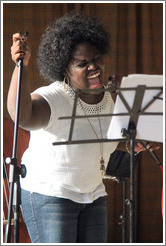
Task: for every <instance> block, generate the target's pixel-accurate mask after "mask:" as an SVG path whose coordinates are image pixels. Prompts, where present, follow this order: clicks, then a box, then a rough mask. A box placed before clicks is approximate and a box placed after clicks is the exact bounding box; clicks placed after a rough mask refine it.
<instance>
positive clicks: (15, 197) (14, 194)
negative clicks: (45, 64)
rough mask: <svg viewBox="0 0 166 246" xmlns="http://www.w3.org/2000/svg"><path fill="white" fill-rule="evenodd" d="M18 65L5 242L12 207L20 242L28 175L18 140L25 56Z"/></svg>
mask: <svg viewBox="0 0 166 246" xmlns="http://www.w3.org/2000/svg"><path fill="white" fill-rule="evenodd" d="M17 66H18V67H19V72H18V82H17V95H16V113H15V122H14V135H13V149H12V158H10V157H8V158H7V159H6V163H7V164H10V170H9V183H10V188H9V205H8V220H7V225H6V231H5V243H10V242H11V234H12V228H11V220H12V208H13V213H14V243H18V242H19V214H20V205H21V188H20V177H19V176H20V175H21V177H22V178H24V177H25V176H26V168H25V166H24V165H21V166H18V165H17V142H18V141H17V140H18V125H19V110H20V97H21V80H22V70H23V58H21V59H19V61H18V63H17Z"/></svg>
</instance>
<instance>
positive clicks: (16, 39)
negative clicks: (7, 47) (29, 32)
mask: <svg viewBox="0 0 166 246" xmlns="http://www.w3.org/2000/svg"><path fill="white" fill-rule="evenodd" d="M11 55H12V60H13V61H14V62H15V63H17V62H18V60H19V59H20V58H24V66H28V63H29V59H30V56H31V51H30V48H29V46H28V41H27V37H25V36H24V35H22V34H20V33H15V34H13V45H12V47H11Z"/></svg>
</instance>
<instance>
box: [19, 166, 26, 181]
mask: <svg viewBox="0 0 166 246" xmlns="http://www.w3.org/2000/svg"><path fill="white" fill-rule="evenodd" d="M19 173H20V175H21V178H25V176H26V173H27V170H26V167H25V165H24V164H21V166H20V171H19Z"/></svg>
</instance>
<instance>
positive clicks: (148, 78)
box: [107, 74, 163, 142]
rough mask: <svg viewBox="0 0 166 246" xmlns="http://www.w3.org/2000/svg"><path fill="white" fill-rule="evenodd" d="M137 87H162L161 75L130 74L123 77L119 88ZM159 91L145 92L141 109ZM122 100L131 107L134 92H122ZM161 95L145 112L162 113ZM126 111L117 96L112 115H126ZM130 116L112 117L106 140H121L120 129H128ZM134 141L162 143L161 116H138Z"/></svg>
mask: <svg viewBox="0 0 166 246" xmlns="http://www.w3.org/2000/svg"><path fill="white" fill-rule="evenodd" d="M138 85H146V86H147V87H156V86H161V87H162V86H163V76H162V75H146V74H132V75H129V76H127V77H123V79H122V82H121V88H125V87H127V88H128V87H137V86H138ZM159 91H160V90H156V89H154V90H146V91H145V94H144V98H143V102H142V108H141V109H143V108H144V106H145V105H147V103H148V102H149V101H150V100H151V99H153V97H155V96H156V95H157V94H158V92H159ZM122 94H123V96H124V98H125V99H126V101H127V103H128V104H129V106H130V107H132V106H133V102H134V98H135V91H134V90H132V91H125V92H124V91H122ZM162 98H163V94H161V95H160V97H159V98H158V99H156V100H155V101H154V102H153V104H151V105H150V107H148V108H147V109H146V110H145V112H161V113H162V112H163V100H162ZM127 112H128V111H127V109H126V107H125V106H124V104H123V102H122V101H121V99H120V97H119V95H118V96H117V100H116V102H115V109H114V114H116V113H127ZM129 119H130V116H128V115H127V116H113V117H112V120H111V122H110V126H109V129H108V132H107V138H109V139H115V138H121V137H122V135H121V129H122V128H125V129H128V124H129ZM136 139H142V140H146V141H156V142H163V116H162V115H150V116H147V115H146V116H145V115H140V116H139V119H138V123H137V135H136Z"/></svg>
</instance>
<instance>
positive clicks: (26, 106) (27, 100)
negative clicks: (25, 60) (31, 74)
mask: <svg viewBox="0 0 166 246" xmlns="http://www.w3.org/2000/svg"><path fill="white" fill-rule="evenodd" d="M18 72H19V67H17V66H16V67H15V69H14V71H13V75H12V79H11V84H10V88H9V92H8V99H7V108H8V112H9V114H10V116H11V118H12V120H15V116H16V115H15V114H16V97H17V86H18ZM20 95H21V97H20V114H19V116H20V117H19V124H20V126H24V125H25V124H27V122H28V121H29V120H30V117H31V112H32V101H31V96H30V85H29V82H28V68H27V67H26V66H25V67H23V72H22V82H21V93H20Z"/></svg>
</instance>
